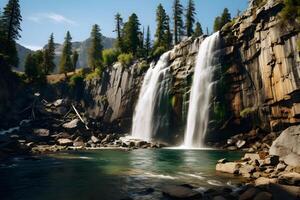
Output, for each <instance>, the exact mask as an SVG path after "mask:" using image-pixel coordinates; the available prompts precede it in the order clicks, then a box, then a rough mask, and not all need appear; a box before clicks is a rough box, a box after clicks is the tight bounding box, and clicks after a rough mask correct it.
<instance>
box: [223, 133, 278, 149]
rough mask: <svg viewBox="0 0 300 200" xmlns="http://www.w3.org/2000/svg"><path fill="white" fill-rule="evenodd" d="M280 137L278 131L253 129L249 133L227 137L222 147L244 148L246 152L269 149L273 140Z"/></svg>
mask: <svg viewBox="0 0 300 200" xmlns="http://www.w3.org/2000/svg"><path fill="white" fill-rule="evenodd" d="M277 137H278V133H275V132H272V133H269V134H263V133H260V132H259V129H256V130H252V131H250V132H248V133H241V134H238V135H235V136H232V137H231V138H229V139H227V141H226V143H225V144H222V145H221V146H220V147H221V148H222V149H227V150H230V151H234V150H238V149H240V150H243V151H246V152H249V153H251V152H256V151H265V152H267V151H269V148H270V146H271V144H272V142H273V141H274V140H275V139H276V138H277Z"/></svg>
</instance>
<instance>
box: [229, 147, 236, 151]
mask: <svg viewBox="0 0 300 200" xmlns="http://www.w3.org/2000/svg"><path fill="white" fill-rule="evenodd" d="M227 149H228V150H229V151H235V150H237V147H236V146H229V147H227Z"/></svg>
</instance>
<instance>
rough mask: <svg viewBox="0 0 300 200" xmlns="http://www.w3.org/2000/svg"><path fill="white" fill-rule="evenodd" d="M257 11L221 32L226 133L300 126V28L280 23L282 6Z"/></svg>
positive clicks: (273, 0) (274, 1) (270, 2)
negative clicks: (299, 47)
mask: <svg viewBox="0 0 300 200" xmlns="http://www.w3.org/2000/svg"><path fill="white" fill-rule="evenodd" d="M254 5H255V4H252V6H251V7H250V8H249V9H248V10H247V11H245V13H243V15H241V16H240V17H238V18H236V19H234V20H233V21H232V22H231V23H229V24H227V25H226V26H225V27H223V29H222V31H221V35H222V37H223V38H224V43H225V44H224V46H225V48H224V53H225V56H224V58H223V59H222V60H223V63H222V67H223V68H224V67H225V70H226V71H225V73H224V75H222V78H223V79H225V80H226V83H227V84H226V85H227V87H228V86H229V87H228V89H227V90H226V91H225V92H224V93H223V94H221V95H224V96H225V101H224V102H223V104H225V105H229V107H228V109H227V112H226V113H228V114H226V119H224V120H223V121H224V123H223V124H225V122H226V124H225V126H224V127H223V129H226V128H228V129H227V130H226V131H228V130H231V131H233V132H242V131H245V132H246V131H249V130H250V129H253V128H259V129H261V130H263V131H266V132H270V131H279V130H283V129H284V128H286V127H288V126H291V125H295V124H299V122H300V118H299V116H300V115H299V114H300V102H299V94H300V92H299V91H300V90H299V89H300V78H299V75H300V74H299V67H300V57H299V49H297V41H298V40H299V36H300V34H299V28H297V26H298V25H297V24H296V22H295V24H293V23H291V22H284V21H283V20H282V19H281V18H280V11H281V10H282V8H283V7H284V4H283V3H282V2H281V1H277V0H268V1H266V3H265V5H263V6H262V7H256V6H254ZM219 95H220V94H219ZM221 103H222V102H221Z"/></svg>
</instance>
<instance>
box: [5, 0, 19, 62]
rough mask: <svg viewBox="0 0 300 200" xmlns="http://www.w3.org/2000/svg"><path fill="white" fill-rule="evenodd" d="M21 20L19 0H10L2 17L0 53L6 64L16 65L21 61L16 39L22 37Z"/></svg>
mask: <svg viewBox="0 0 300 200" xmlns="http://www.w3.org/2000/svg"><path fill="white" fill-rule="evenodd" d="M21 21H22V16H21V11H20V5H19V0H9V1H8V3H7V5H6V6H5V8H4V11H3V13H2V16H1V19H0V24H1V25H0V44H1V45H0V54H1V55H2V56H1V57H2V59H4V62H5V63H6V64H8V65H10V66H14V67H17V65H18V62H19V60H18V55H17V49H16V42H15V41H16V40H17V39H19V38H20V37H21V36H20V31H21Z"/></svg>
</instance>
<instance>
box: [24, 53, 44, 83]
mask: <svg viewBox="0 0 300 200" xmlns="http://www.w3.org/2000/svg"><path fill="white" fill-rule="evenodd" d="M43 55H44V53H43V51H41V50H39V51H36V52H34V53H30V54H28V55H27V57H26V60H25V74H26V76H27V77H28V79H29V80H30V81H36V80H42V79H43V78H44V77H45V74H44V70H43V68H42V64H43Z"/></svg>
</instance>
